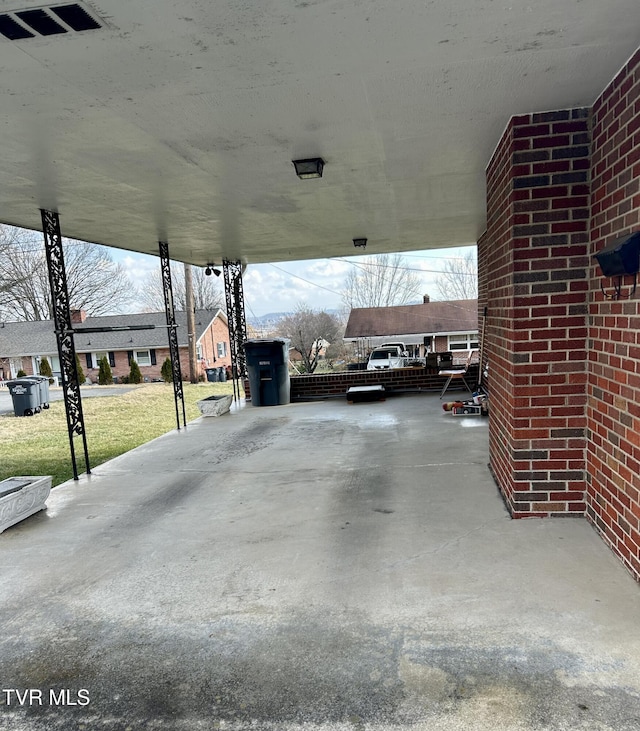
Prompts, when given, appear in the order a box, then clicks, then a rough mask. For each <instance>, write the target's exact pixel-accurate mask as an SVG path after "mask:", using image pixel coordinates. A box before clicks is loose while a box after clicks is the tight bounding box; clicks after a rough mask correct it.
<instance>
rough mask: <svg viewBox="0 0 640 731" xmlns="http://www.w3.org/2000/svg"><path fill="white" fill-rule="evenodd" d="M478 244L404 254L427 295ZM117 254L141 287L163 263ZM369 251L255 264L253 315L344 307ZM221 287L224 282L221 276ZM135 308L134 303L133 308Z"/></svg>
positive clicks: (251, 272)
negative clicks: (348, 285)
mask: <svg viewBox="0 0 640 731" xmlns="http://www.w3.org/2000/svg"><path fill="white" fill-rule="evenodd" d="M474 248H475V247H460V248H455V249H435V250H429V251H412V252H407V253H403V254H402V256H403V257H404V258H405V262H406V265H407V266H408V267H410V268H411V269H412V270H414V273H415V274H417V275H418V276H419V277H420V280H421V282H422V292H423V294H430V295H431V296H432V297H434V298H435V296H436V295H437V290H436V284H435V280H436V278H437V276H438V272H439V271H441V270H442V268H443V267H444V265H445V264H446V261H447V259H451V258H454V257H463V256H465V255H466V254H468V253H469V251H470V250H474ZM110 254H111V256H112V258H113V259H114V260H116V261H118V262H120V263H121V264H123V265H124V266H125V267H126V269H127V272H128V274H129V277H130V278H131V281H132V283H133V285H134V286H135V287H136V288H139V287H140V286H142V284H143V283H144V281H145V280H146V278H147V277H148V275H149V273H150V272H152V271H153V270H156V269H157V268H158V267H159V266H160V261H159V259H158V257H155V256H147V255H144V254H136V253H134V252H131V251H122V250H118V249H111V250H110ZM365 258H366V256H359V257H344V258H340V259H311V260H306V261H291V262H278V263H277V264H250V265H249V266H248V267H247V269H246V271H245V273H244V278H243V285H244V296H245V307H246V313H247V316H248V317H252V316H253V317H261V316H262V315H266V314H269V313H271V312H290V311H291V310H294V309H295V308H296V306H297V305H298V304H299V303H305V304H307V305H309V306H310V307H311V308H312V309H316V310H318V309H328V310H333V309H335V310H339V309H340V308H341V304H342V303H341V290H342V288H343V285H344V281H345V278H346V276H347V274H348V273H349V271H350V270H351V269H352V268H353V266H354V262H355V263H357V262H360V261H362V260H363V259H365ZM219 283H220V286H221V287H222V286H224V285H223V282H222V277H220V279H219ZM132 309H133V310H135V309H136V308H135V305H134V306H133V308H132Z"/></svg>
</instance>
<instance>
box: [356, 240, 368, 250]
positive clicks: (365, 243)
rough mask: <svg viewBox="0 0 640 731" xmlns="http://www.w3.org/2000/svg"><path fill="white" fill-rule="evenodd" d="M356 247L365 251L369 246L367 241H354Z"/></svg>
mask: <svg viewBox="0 0 640 731" xmlns="http://www.w3.org/2000/svg"><path fill="white" fill-rule="evenodd" d="M353 245H354V246H360V247H361V248H363V249H364V247H365V246H366V245H367V239H354V240H353Z"/></svg>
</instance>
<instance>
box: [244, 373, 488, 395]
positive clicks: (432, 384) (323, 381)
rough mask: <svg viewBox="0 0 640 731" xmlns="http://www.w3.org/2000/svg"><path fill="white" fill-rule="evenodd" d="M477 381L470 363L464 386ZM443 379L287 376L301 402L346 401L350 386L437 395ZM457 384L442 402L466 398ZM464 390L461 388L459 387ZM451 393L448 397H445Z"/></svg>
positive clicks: (419, 376)
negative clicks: (378, 387)
mask: <svg viewBox="0 0 640 731" xmlns="http://www.w3.org/2000/svg"><path fill="white" fill-rule="evenodd" d="M477 378H478V367H477V365H475V364H472V365H471V366H470V367H469V372H468V376H467V379H466V380H467V383H468V384H469V386H471V387H472V388H473V386H474V385H475V383H476V382H477ZM445 380H446V379H445V378H444V376H438V374H437V372H436V371H429V370H427V369H426V368H396V369H393V370H388V371H344V372H341V373H323V374H317V375H316V374H312V375H307V376H292V377H291V400H292V401H305V400H310V399H314V398H326V397H328V396H342V397H345V398H346V393H347V389H348V388H349V387H350V386H373V385H377V384H380V383H381V384H383V385H384V387H385V389H386V390H387V391H388V392H389V393H396V394H399V393H420V392H425V393H427V392H432V391H435V392H439V391H441V390H442V387H443V386H444V383H445ZM459 386H460V384H458V383H455V382H452V384H451V386H450V387H449V389H447V393H446V395H445V397H444V398H443V402H446V401H454V400H456V399H458V398H464V399H466V398H470V394H469V392H468V391H466V390H464V391H461V390H459ZM244 388H245V394H246V397H247V399H250V398H251V393H250V389H249V382H248V381H245V385H244ZM463 388H464V385H463ZM449 394H451V396H449Z"/></svg>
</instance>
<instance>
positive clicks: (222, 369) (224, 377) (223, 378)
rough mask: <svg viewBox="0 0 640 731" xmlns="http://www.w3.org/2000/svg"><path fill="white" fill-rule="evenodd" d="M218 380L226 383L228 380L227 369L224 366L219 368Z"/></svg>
mask: <svg viewBox="0 0 640 731" xmlns="http://www.w3.org/2000/svg"><path fill="white" fill-rule="evenodd" d="M218 380H219V381H221V382H222V383H224V382H225V381H226V380H227V371H226V370H225V367H224V366H220V368H218Z"/></svg>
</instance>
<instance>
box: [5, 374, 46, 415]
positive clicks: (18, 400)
mask: <svg viewBox="0 0 640 731" xmlns="http://www.w3.org/2000/svg"><path fill="white" fill-rule="evenodd" d="M7 388H8V389H9V393H10V394H11V399H12V400H13V413H14V414H15V415H16V416H33V415H34V414H37V413H38V412H39V411H40V384H39V383H38V381H36V380H35V379H32V378H16V379H15V380H13V381H7Z"/></svg>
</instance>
